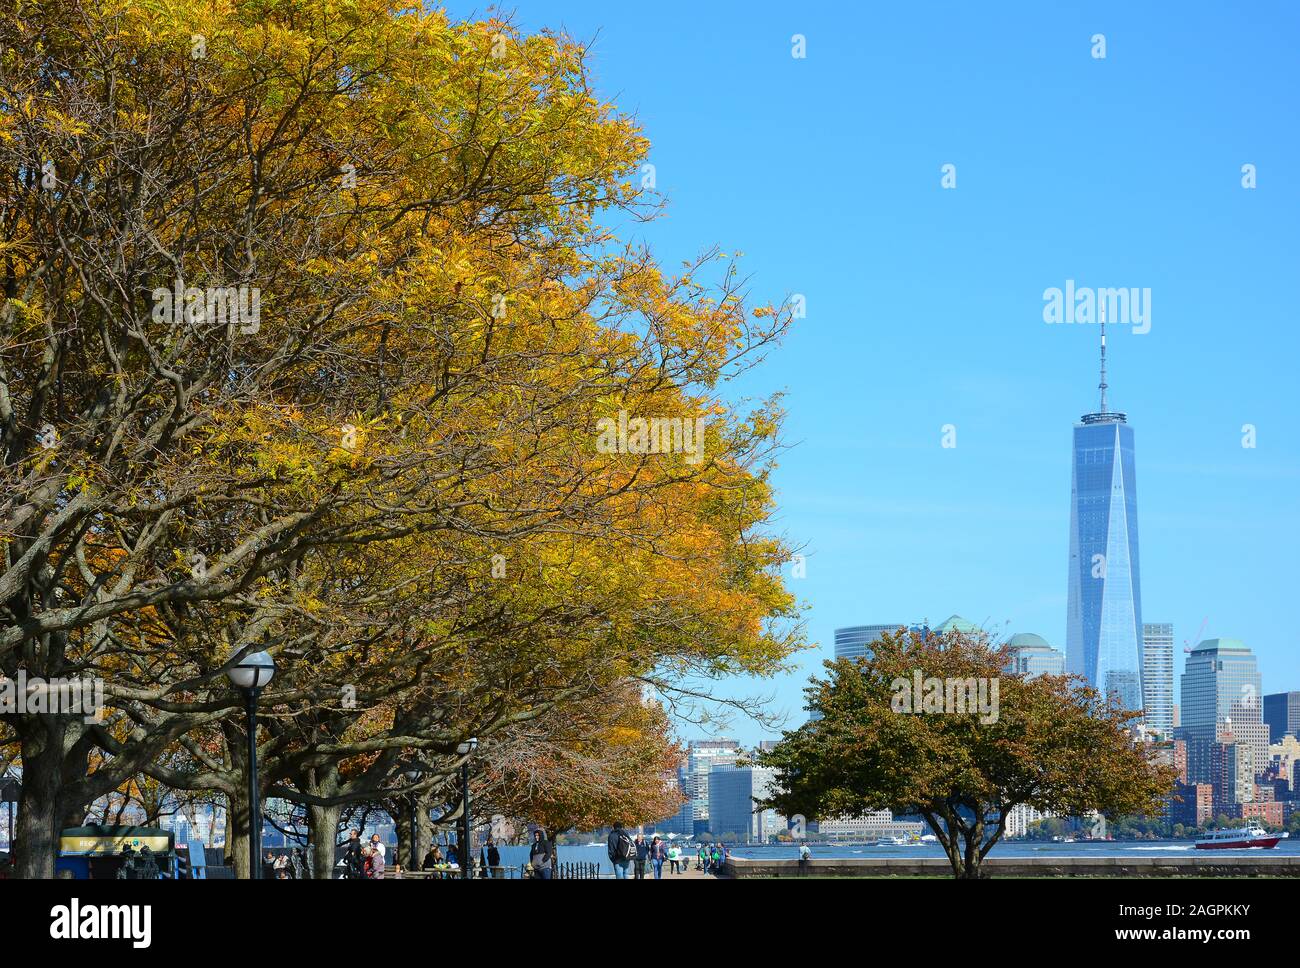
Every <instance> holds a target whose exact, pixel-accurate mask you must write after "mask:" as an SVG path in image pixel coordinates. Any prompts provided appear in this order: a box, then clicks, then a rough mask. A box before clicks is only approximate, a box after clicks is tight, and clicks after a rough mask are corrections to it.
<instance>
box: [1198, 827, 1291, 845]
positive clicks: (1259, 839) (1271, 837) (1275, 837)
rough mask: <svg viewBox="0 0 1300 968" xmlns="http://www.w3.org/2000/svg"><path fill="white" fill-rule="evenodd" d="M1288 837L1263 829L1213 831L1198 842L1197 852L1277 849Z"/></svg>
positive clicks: (1239, 828)
mask: <svg viewBox="0 0 1300 968" xmlns="http://www.w3.org/2000/svg"><path fill="white" fill-rule="evenodd" d="M1286 836H1287V835H1286V834H1284V833H1282V834H1270V833H1269V832H1268V831H1266V830H1265V829H1264V828H1263V827H1238V828H1236V829H1234V830H1211V831H1210V832H1209V833H1208V834H1206V835H1205V836H1203V837H1198V838H1197V840H1196V849H1197V850H1241V849H1242V848H1245V847H1276V846H1277V845H1278V842H1279V841H1280V840H1282V839H1283V838H1285V837H1286Z"/></svg>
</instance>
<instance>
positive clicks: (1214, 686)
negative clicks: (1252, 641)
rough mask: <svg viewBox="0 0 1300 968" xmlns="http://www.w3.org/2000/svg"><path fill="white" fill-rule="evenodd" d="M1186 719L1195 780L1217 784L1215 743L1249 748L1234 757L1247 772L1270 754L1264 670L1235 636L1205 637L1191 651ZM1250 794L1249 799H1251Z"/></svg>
mask: <svg viewBox="0 0 1300 968" xmlns="http://www.w3.org/2000/svg"><path fill="white" fill-rule="evenodd" d="M1181 694H1182V702H1181V704H1180V706H1181V710H1182V723H1181V724H1180V726H1179V733H1180V735H1181V736H1182V737H1184V738H1186V739H1187V741H1188V742H1187V772H1188V778H1189V779H1190V780H1191V782H1192V783H1214V782H1216V777H1215V776H1214V775H1213V774H1214V773H1216V772H1221V771H1218V770H1216V769H1215V768H1214V767H1213V759H1212V758H1213V756H1215V755H1216V753H1217V751H1215V750H1213V749H1211V747H1213V746H1214V745H1216V744H1221V743H1234V742H1235V743H1238V744H1244V745H1245V746H1247V747H1249V751H1248V753H1243V755H1241V756H1235V757H1234V764H1236V766H1237V767H1239V769H1240V770H1242V771H1244V770H1246V769H1247V768H1249V769H1251V770H1253V771H1259V770H1262V769H1263V768H1264V764H1265V763H1266V762H1267V755H1268V727H1267V726H1265V725H1264V720H1263V716H1262V712H1261V704H1260V700H1259V696H1260V675H1259V667H1258V666H1257V665H1256V662H1255V654H1254V653H1253V652H1251V651H1250V649H1249V648H1247V647H1246V645H1245V644H1244V643H1241V642H1238V641H1236V640H1235V639H1206V640H1205V641H1204V642H1202V643H1200V644H1199V645H1198V646H1196V648H1194V649H1193V650H1192V651H1191V653H1190V654H1189V655H1188V656H1187V670H1186V671H1185V672H1184V673H1183V678H1182V690H1181ZM1247 799H1249V798H1247Z"/></svg>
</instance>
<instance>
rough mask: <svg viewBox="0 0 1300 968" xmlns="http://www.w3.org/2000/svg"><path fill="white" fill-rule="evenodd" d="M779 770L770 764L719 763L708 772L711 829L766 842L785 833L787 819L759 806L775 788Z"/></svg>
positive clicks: (754, 841)
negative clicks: (734, 764)
mask: <svg viewBox="0 0 1300 968" xmlns="http://www.w3.org/2000/svg"><path fill="white" fill-rule="evenodd" d="M775 778H776V771H775V770H773V769H772V768H771V767H767V766H731V765H725V764H724V765H716V766H714V767H713V768H712V769H711V770H710V771H709V832H710V833H711V834H712V835H713V836H714V837H724V836H725V837H728V838H730V837H733V836H734V837H735V838H736V839H737V840H739V841H740V842H742V843H745V842H748V843H759V844H765V843H767V842H768V840H769V839H770V838H772V837H775V836H777V835H778V834H781V833H784V832H785V830H786V828H787V824H786V821H785V818H784V817H782V816H780V815H778V814H777V812H776V811H775V810H772V809H770V808H769V809H766V810H759V809H757V806H758V805H757V804H756V803H755V802H754V801H755V800H761V799H763V798H764V797H766V796H768V795H769V794H770V793H771V791H772V786H773V784H774V782H775Z"/></svg>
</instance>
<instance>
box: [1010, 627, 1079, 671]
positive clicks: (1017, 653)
mask: <svg viewBox="0 0 1300 968" xmlns="http://www.w3.org/2000/svg"><path fill="white" fill-rule="evenodd" d="M1006 648H1007V649H1008V650H1009V652H1010V655H1009V656H1008V658H1007V666H1006V671H1007V672H1010V673H1013V674H1016V675H1023V676H1026V677H1028V678H1030V679H1032V678H1033V677H1034V676H1041V675H1049V676H1061V675H1065V653H1064V652H1061V651H1060V650H1059V649H1054V648H1052V646H1051V645H1050V644H1049V643H1048V641H1047V639H1045V638H1043V637H1042V636H1041V635H1036V634H1035V633H1033V632H1017V633H1016V634H1015V635H1013V636H1011V638H1009V639H1007V644H1006Z"/></svg>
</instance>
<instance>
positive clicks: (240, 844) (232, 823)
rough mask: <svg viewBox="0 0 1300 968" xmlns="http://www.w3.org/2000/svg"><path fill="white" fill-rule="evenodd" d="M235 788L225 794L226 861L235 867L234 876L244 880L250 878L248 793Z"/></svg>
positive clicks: (237, 787)
mask: <svg viewBox="0 0 1300 968" xmlns="http://www.w3.org/2000/svg"><path fill="white" fill-rule="evenodd" d="M236 790H237V791H238V792H236V793H227V794H226V863H227V864H229V865H230V866H231V867H233V868H234V869H235V877H236V878H238V879H239V880H241V881H246V880H250V879H251V878H252V871H251V870H250V869H249V866H248V837H249V816H248V793H247V792H246V791H245V790H244V789H242V788H241V787H239V786H236ZM258 860H259V862H260V860H261V858H258Z"/></svg>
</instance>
